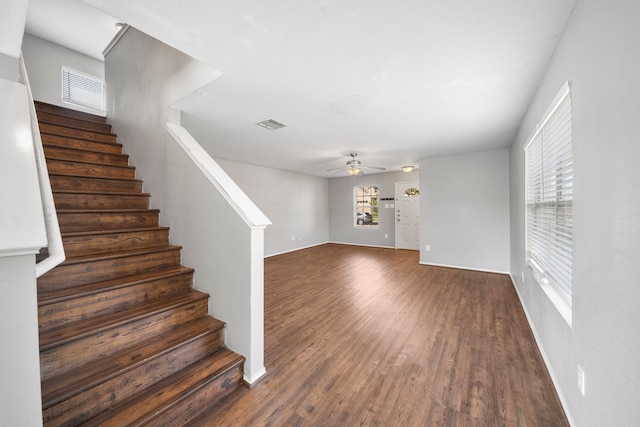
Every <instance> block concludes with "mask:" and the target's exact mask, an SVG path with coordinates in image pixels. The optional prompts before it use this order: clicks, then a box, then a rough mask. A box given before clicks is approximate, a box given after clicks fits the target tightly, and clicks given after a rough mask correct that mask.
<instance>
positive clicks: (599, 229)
mask: <svg viewBox="0 0 640 427" xmlns="http://www.w3.org/2000/svg"><path fill="white" fill-rule="evenodd" d="M639 17H640V2H637V1H636V0H619V1H615V2H611V1H606V0H580V1H579V2H578V3H577V6H576V8H575V10H574V12H573V15H572V17H571V20H570V21H569V24H568V26H567V28H566V30H565V33H564V35H563V36H562V38H561V40H560V43H559V45H558V47H557V49H556V52H555V54H554V57H553V58H552V60H551V63H550V67H549V69H548V72H547V74H546V76H545V78H544V80H543V82H542V84H541V86H540V88H539V90H538V92H537V94H536V95H535V98H534V99H533V102H532V103H531V105H530V107H529V110H528V112H527V114H526V117H525V120H524V122H523V125H522V127H521V130H520V132H519V134H518V137H517V139H516V141H515V143H514V144H513V146H512V150H511V273H512V277H513V279H514V281H515V283H516V285H517V289H518V292H519V294H520V296H521V299H522V302H523V304H524V307H525V309H526V311H527V313H528V316H529V318H530V321H531V324H532V327H533V329H534V331H535V333H536V335H537V339H538V343H539V345H540V347H541V349H542V351H543V353H544V354H545V357H546V360H547V363H548V366H549V367H550V368H551V371H552V374H553V376H554V377H555V381H556V386H557V387H558V389H559V393H560V395H561V398H562V399H563V402H564V404H565V408H566V410H567V412H568V413H569V415H570V417H571V418H572V419H573V420H574V421H575V425H577V426H585V427H586V426H631V425H640V405H638V396H640V364H638V358H639V357H640V310H639V309H638V307H639V306H640V287H639V286H638V277H639V276H640V262H638V254H639V253H640V191H639V189H640V168H638V159H639V158H640V144H639V143H638V141H640V120H638V119H639V118H640V79H639V78H638V76H640V55H639V54H638V40H640V26H639V25H638V18H639ZM566 80H572V81H573V155H574V256H573V327H569V326H568V325H567V323H566V322H565V321H564V320H563V319H562V318H561V317H560V315H559V314H558V313H557V311H556V310H555V308H554V306H553V305H552V304H551V303H550V301H549V300H548V298H547V296H546V295H545V293H544V292H543V291H542V290H541V289H540V287H539V286H538V285H537V284H536V283H535V281H534V279H533V277H532V275H531V271H530V269H529V268H528V267H526V266H525V262H524V255H523V254H524V155H523V152H522V148H523V146H524V144H525V143H526V141H527V138H528V137H529V135H530V134H531V132H532V131H533V128H534V126H535V124H536V123H537V122H538V120H539V119H540V118H541V116H542V114H543V113H544V111H545V109H546V108H547V106H548V105H549V104H550V103H551V101H552V100H553V98H554V96H555V94H556V93H557V91H558V90H559V89H560V87H561V85H562V83H563V82H564V81H566ZM523 272H524V276H525V279H524V282H523V281H522V279H521V273H523ZM577 364H580V365H581V366H582V367H583V369H584V371H585V379H586V381H585V382H586V395H585V396H582V395H580V393H579V392H578V387H577V367H576V365H577Z"/></svg>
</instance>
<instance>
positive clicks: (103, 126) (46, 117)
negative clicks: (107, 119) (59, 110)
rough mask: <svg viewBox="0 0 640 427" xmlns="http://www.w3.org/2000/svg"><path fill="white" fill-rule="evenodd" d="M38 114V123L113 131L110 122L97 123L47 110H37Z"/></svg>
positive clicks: (102, 131)
mask: <svg viewBox="0 0 640 427" xmlns="http://www.w3.org/2000/svg"><path fill="white" fill-rule="evenodd" d="M36 115H37V117H38V123H49V124H53V125H61V126H67V127H72V128H74V129H82V130H88V131H92V132H99V133H111V125H110V124H108V123H96V122H94V121H88V120H84V119H81V118H74V117H68V116H64V115H60V114H55V113H49V112H47V111H37V112H36Z"/></svg>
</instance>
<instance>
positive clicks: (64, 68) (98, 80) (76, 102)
mask: <svg viewBox="0 0 640 427" xmlns="http://www.w3.org/2000/svg"><path fill="white" fill-rule="evenodd" d="M65 72H66V73H67V75H69V74H73V75H75V77H82V78H85V79H86V80H93V81H95V83H100V84H101V86H102V102H101V103H102V106H101V108H98V107H97V106H96V105H93V104H89V103H86V102H82V101H79V100H77V99H70V98H65V92H66V91H65V87H70V85H67V86H65V80H66V81H70V79H65ZM60 79H61V82H60V87H61V89H62V92H61V94H60V101H61V102H62V103H63V104H65V105H68V106H69V107H70V108H74V109H75V108H78V107H82V108H83V109H88V110H89V111H91V112H94V111H95V112H97V113H99V115H101V116H106V114H107V112H106V110H107V100H106V83H105V79H104V78H103V77H99V76H94V75H92V74H89V73H85V72H84V71H79V70H76V69H74V68H71V67H68V66H66V65H63V66H62V67H61V73H60ZM69 95H71V90H69Z"/></svg>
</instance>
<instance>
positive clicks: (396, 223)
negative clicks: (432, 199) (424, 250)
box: [393, 180, 422, 250]
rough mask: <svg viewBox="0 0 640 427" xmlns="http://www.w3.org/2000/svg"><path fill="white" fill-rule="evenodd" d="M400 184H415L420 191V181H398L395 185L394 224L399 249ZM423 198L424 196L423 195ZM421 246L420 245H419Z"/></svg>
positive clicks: (396, 244) (396, 245) (396, 243)
mask: <svg viewBox="0 0 640 427" xmlns="http://www.w3.org/2000/svg"><path fill="white" fill-rule="evenodd" d="M398 184H405V185H406V184H415V188H417V189H418V190H420V181H417V180H411V181H396V182H395V183H394V184H393V200H394V205H393V222H394V227H395V235H396V238H395V248H396V249H398V238H399V234H398V222H399V221H398V209H399V208H398V206H399V203H398V202H399V199H398V194H397V193H396V191H397V188H398ZM421 196H422V194H421ZM418 246H419V245H418ZM418 250H420V247H418Z"/></svg>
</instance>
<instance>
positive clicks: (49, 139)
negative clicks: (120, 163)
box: [40, 133, 122, 154]
mask: <svg viewBox="0 0 640 427" xmlns="http://www.w3.org/2000/svg"><path fill="white" fill-rule="evenodd" d="M40 137H41V139H42V144H43V145H51V146H56V147H65V148H75V149H78V150H88V151H96V152H100V153H113V154H122V145H120V144H114V143H111V142H95V141H87V140H84V139H73V138H69V137H64V136H58V135H50V134H46V133H43V134H41V135H40Z"/></svg>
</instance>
